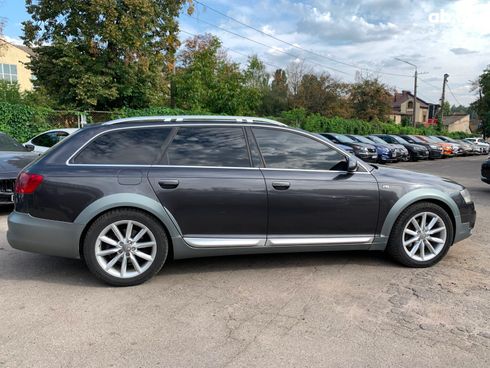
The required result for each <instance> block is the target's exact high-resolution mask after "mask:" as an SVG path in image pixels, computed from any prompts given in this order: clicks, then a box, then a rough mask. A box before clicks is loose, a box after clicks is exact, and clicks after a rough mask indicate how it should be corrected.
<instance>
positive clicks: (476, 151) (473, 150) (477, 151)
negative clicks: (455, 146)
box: [456, 139, 483, 155]
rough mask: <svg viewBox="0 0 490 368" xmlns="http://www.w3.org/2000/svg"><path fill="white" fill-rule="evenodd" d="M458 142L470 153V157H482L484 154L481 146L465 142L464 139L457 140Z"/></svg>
mask: <svg viewBox="0 0 490 368" xmlns="http://www.w3.org/2000/svg"><path fill="white" fill-rule="evenodd" d="M456 142H458V143H459V144H461V146H462V147H463V149H464V150H467V151H469V152H470V153H469V154H470V155H482V154H483V152H482V149H481V148H480V146H478V145H477V144H476V143H474V142H468V141H465V140H464V139H456Z"/></svg>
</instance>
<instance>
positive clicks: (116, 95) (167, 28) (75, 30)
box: [23, 0, 192, 109]
mask: <svg viewBox="0 0 490 368" xmlns="http://www.w3.org/2000/svg"><path fill="white" fill-rule="evenodd" d="M185 3H189V4H190V5H189V8H188V10H189V11H190V12H192V4H191V3H190V0H90V1H80V0H37V1H34V0H26V5H27V12H28V13H29V14H30V15H31V17H32V19H31V20H29V21H27V22H24V23H23V26H24V36H23V38H24V43H25V44H26V45H27V46H31V47H36V54H35V55H34V57H33V58H32V60H31V63H30V65H29V67H30V68H31V70H32V71H33V73H34V75H36V77H37V79H36V80H35V81H34V83H35V85H36V86H38V87H43V88H45V90H46V91H47V93H48V94H49V95H50V96H52V97H53V98H54V99H55V100H57V101H58V103H59V104H60V105H62V106H65V107H75V108H81V109H112V108H119V107H123V106H128V107H146V106H148V105H152V104H161V103H162V101H165V100H166V99H167V98H168V74H169V70H172V68H173V65H174V54H175V51H176V48H177V47H178V46H179V41H178V38H177V32H178V22H177V16H178V15H179V12H180V10H181V8H182V7H183V6H184V4H185Z"/></svg>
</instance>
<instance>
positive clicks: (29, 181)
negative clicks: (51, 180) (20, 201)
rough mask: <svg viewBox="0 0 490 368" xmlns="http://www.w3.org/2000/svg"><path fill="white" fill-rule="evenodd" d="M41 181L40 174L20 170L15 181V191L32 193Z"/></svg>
mask: <svg viewBox="0 0 490 368" xmlns="http://www.w3.org/2000/svg"><path fill="white" fill-rule="evenodd" d="M42 181H43V176H42V175H38V174H31V173H28V172H21V173H20V174H19V176H18V177H17V180H16V181H15V193H17V194H32V193H34V191H35V190H36V189H37V187H38V186H39V184H41V183H42Z"/></svg>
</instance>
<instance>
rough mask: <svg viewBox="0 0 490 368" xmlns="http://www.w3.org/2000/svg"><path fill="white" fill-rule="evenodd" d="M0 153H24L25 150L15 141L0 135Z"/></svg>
mask: <svg viewBox="0 0 490 368" xmlns="http://www.w3.org/2000/svg"><path fill="white" fill-rule="evenodd" d="M0 151H14V152H26V151H27V149H26V148H25V147H24V146H23V145H22V144H20V143H19V142H17V141H16V140H15V139H13V138H11V137H9V136H8V135H6V134H3V133H0Z"/></svg>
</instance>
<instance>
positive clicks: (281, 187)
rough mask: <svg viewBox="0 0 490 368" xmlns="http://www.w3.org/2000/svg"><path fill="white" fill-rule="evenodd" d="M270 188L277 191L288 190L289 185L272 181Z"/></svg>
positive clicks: (288, 183) (284, 182) (286, 182)
mask: <svg viewBox="0 0 490 368" xmlns="http://www.w3.org/2000/svg"><path fill="white" fill-rule="evenodd" d="M272 186H273V187H274V188H275V189H277V190H286V189H289V187H290V186H291V183H290V182H289V181H273V182H272Z"/></svg>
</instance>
